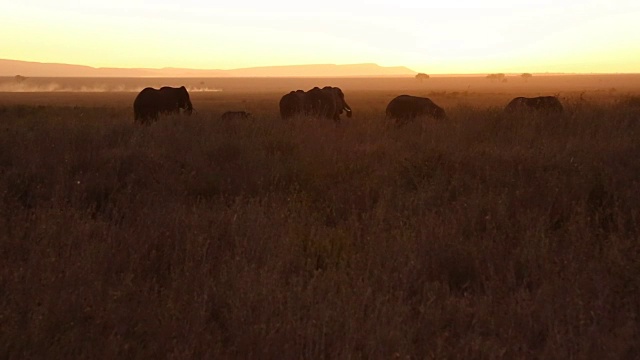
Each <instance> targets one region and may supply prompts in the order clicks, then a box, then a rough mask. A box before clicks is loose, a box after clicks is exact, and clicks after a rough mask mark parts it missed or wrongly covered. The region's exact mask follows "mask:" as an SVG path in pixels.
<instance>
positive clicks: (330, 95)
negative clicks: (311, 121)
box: [307, 86, 352, 121]
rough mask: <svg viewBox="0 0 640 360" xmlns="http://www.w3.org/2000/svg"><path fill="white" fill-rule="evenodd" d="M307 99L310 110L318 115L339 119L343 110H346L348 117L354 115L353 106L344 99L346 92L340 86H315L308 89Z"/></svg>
mask: <svg viewBox="0 0 640 360" xmlns="http://www.w3.org/2000/svg"><path fill="white" fill-rule="evenodd" d="M307 100H308V102H309V104H310V112H311V113H312V114H314V115H316V116H319V117H324V118H329V119H333V120H335V121H339V120H340V114H342V112H343V111H346V113H347V117H351V115H352V110H351V107H350V106H349V105H348V104H347V102H346V101H345V100H344V93H343V92H342V90H340V88H337V87H331V86H325V87H324V88H322V89H320V88H318V87H314V88H313V89H311V90H309V91H307Z"/></svg>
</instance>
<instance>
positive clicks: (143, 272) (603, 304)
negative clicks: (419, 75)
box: [0, 78, 640, 359]
mask: <svg viewBox="0 0 640 360" xmlns="http://www.w3.org/2000/svg"><path fill="white" fill-rule="evenodd" d="M533 80H535V78H534V79H532V82H533ZM345 94H346V98H347V99H348V101H349V103H350V104H351V106H352V107H353V108H354V111H357V113H356V115H354V118H352V119H349V120H346V121H343V122H342V123H341V124H339V125H336V124H334V123H333V122H332V121H318V120H312V119H297V120H296V121H290V122H283V121H282V120H280V119H279V116H278V113H277V99H278V98H279V97H280V96H281V95H282V93H273V94H266V95H260V94H258V95H234V96H233V97H225V96H226V95H224V94H194V95H192V101H193V103H194V106H195V107H197V108H198V110H199V113H198V114H194V115H193V116H192V117H190V118H182V117H177V116H176V117H171V116H169V117H165V118H162V119H161V121H159V122H158V123H156V124H153V126H149V127H140V126H135V125H134V123H133V118H132V110H131V103H132V101H133V96H135V95H132V94H119V95H101V94H88V95H87V97H83V99H84V100H79V99H80V98H79V96H77V95H73V96H75V100H71V99H74V98H73V97H71V96H72V95H64V96H65V97H64V99H66V100H64V101H62V100H58V103H57V104H53V103H48V105H35V104H32V105H19V103H28V101H27V100H24V101H23V100H20V99H26V98H27V95H25V94H20V96H21V97H18V98H16V99H18V100H12V101H8V100H7V99H8V98H9V95H6V94H5V95H2V96H3V98H2V100H3V101H4V103H5V105H0V201H1V202H0V205H1V206H0V252H1V254H2V259H3V260H2V262H3V265H2V266H1V267H0V292H1V293H2V296H1V297H0V328H1V331H0V354H2V355H3V357H4V358H164V357H172V358H277V359H285V358H286V359H289V358H297V359H300V358H312V359H318V358H332V359H334V358H350V357H353V358H403V359H404V358H436V359H443V358H466V359H474V358H478V359H481V358H508V359H513V358H546V359H553V358H556V359H557V358H619V359H621V358H628V359H632V358H638V356H640V347H639V346H638V339H639V338H640V328H639V320H638V316H639V313H640V300H638V299H640V261H639V260H638V259H639V258H640V242H639V235H640V223H639V218H638V217H639V216H640V211H639V210H640V186H639V179H638V174H640V109H639V107H638V106H632V105H633V103H632V101H631V100H627V99H631V98H625V99H624V101H616V99H618V98H616V97H611V98H608V101H596V99H597V98H596V97H592V98H587V97H582V98H578V97H568V98H565V99H563V102H564V104H565V107H566V111H565V114H563V115H562V116H559V117H553V118H546V117H543V116H539V115H530V116H529V115H527V114H520V115H518V116H508V115H505V114H504V113H503V112H502V108H503V107H504V104H506V102H507V101H508V99H510V98H512V97H513V96H514V94H513V93H512V94H502V95H491V94H468V93H456V94H452V93H432V94H429V93H424V94H416V95H425V96H429V97H431V98H432V99H434V101H436V102H438V103H439V104H442V105H443V106H444V107H445V108H446V110H447V114H448V115H449V120H448V121H435V120H431V119H423V120H422V121H415V122H413V123H411V124H409V125H407V126H406V127H404V128H401V129H396V128H395V127H393V126H390V124H387V123H385V120H384V107H385V106H386V104H387V102H388V101H389V100H390V99H392V98H393V97H394V96H395V95H397V94H396V93H390V92H388V93H382V92H380V93H375V94H374V93H371V92H362V93H355V92H349V90H345ZM12 96H13V95H12ZM32 96H33V97H34V99H38V96H49V97H51V96H53V95H46V94H45V95H38V94H33V95H32ZM101 96H103V97H104V99H105V100H100V99H102V98H100V97H101ZM107 96H112V97H111V98H109V100H108V101H107V100H106V99H107ZM58 99H60V98H58ZM609 100H610V101H609ZM33 101H34V102H36V103H43V104H44V103H47V101H44V100H33ZM8 103H12V104H8ZM74 103H76V104H80V105H77V106H76V105H73V104H74ZM478 103H482V104H478ZM101 104H102V105H101ZM104 104H109V105H104ZM487 104H489V105H487ZM233 108H244V109H247V110H250V111H251V113H252V114H253V115H254V117H253V118H250V119H242V121H233V122H228V121H225V122H222V121H218V118H219V115H220V114H221V113H222V112H224V111H225V110H227V109H233Z"/></svg>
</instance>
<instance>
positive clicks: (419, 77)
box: [416, 73, 429, 82]
mask: <svg viewBox="0 0 640 360" xmlns="http://www.w3.org/2000/svg"><path fill="white" fill-rule="evenodd" d="M416 79H417V80H418V81H420V82H422V81H424V80H428V79H429V75H427V74H425V73H418V74H417V75H416Z"/></svg>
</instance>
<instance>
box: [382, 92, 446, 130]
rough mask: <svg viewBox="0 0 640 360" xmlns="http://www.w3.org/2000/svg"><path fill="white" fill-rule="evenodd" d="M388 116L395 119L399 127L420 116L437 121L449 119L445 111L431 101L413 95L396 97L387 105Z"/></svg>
mask: <svg viewBox="0 0 640 360" xmlns="http://www.w3.org/2000/svg"><path fill="white" fill-rule="evenodd" d="M386 114H387V117H388V118H390V119H395V120H396V123H397V124H398V125H404V124H405V123H407V122H408V121H409V120H413V119H415V118H416V117H418V116H431V117H433V118H436V119H446V118H447V115H446V114H445V112H444V109H442V108H441V107H440V106H438V105H436V104H435V103H434V102H433V101H431V99H429V98H424V97H418V96H412V95H400V96H397V97H395V98H394V99H393V100H391V101H390V102H389V105H387V110H386Z"/></svg>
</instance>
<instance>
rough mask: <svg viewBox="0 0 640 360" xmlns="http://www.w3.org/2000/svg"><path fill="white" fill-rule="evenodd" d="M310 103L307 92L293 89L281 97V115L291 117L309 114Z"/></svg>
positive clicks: (285, 117)
mask: <svg viewBox="0 0 640 360" xmlns="http://www.w3.org/2000/svg"><path fill="white" fill-rule="evenodd" d="M308 113H309V104H308V103H307V93H305V92H304V91H302V90H296V91H292V92H290V93H288V94H286V95H284V96H283V97H282V98H281V99H280V116H281V117H282V119H284V120H286V119H290V118H292V117H294V116H296V115H307V114H308Z"/></svg>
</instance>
